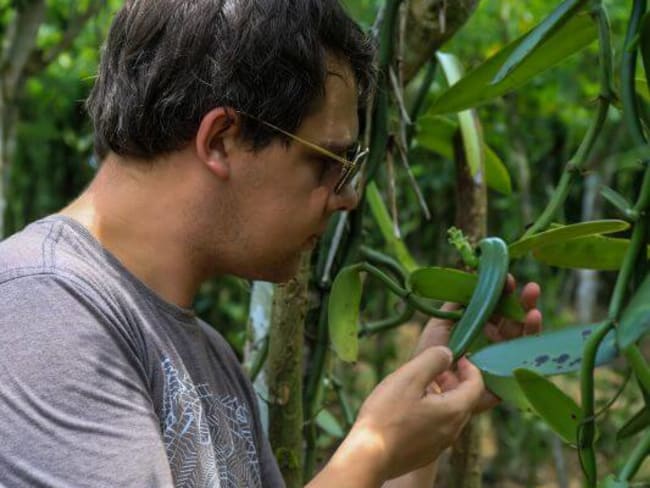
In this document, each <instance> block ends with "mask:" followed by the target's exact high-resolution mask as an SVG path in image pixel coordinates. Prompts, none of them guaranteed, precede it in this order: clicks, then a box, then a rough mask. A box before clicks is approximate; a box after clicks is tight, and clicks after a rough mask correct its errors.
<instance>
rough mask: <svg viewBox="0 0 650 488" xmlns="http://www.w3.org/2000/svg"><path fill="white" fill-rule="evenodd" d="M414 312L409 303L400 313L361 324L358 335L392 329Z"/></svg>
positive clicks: (405, 320)
mask: <svg viewBox="0 0 650 488" xmlns="http://www.w3.org/2000/svg"><path fill="white" fill-rule="evenodd" d="M414 313H415V308H414V307H413V306H412V305H410V304H409V305H407V306H406V307H404V310H403V311H402V313H400V314H398V315H396V316H395V317H391V318H388V319H386V320H380V321H378V322H371V323H369V324H364V325H362V326H361V330H360V331H359V337H364V336H370V335H373V334H378V333H380V332H385V331H387V330H390V329H394V328H395V327H397V326H399V325H402V324H403V323H404V322H407V321H408V320H410V319H411V318H412V317H413V314H414Z"/></svg>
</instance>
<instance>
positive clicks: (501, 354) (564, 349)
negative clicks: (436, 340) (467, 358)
mask: <svg viewBox="0 0 650 488" xmlns="http://www.w3.org/2000/svg"><path fill="white" fill-rule="evenodd" d="M600 325H601V324H600V323H597V324H590V325H577V326H570V327H566V328H564V329H561V330H552V331H548V332H544V333H542V334H540V335H536V336H526V337H520V338H518V339H513V340H511V341H508V342H502V343H499V344H493V345H491V346H488V347H486V348H484V349H481V350H480V351H479V352H477V353H476V354H474V355H473V356H472V362H473V363H474V364H475V365H476V366H477V367H478V368H479V369H480V370H481V371H484V372H487V373H490V374H492V375H496V376H513V374H514V370H516V369H519V368H524V369H528V370H531V371H534V372H536V373H538V374H541V375H544V376H550V375H554V374H564V373H568V372H571V371H577V370H579V369H580V365H581V362H582V350H583V347H584V343H585V341H586V340H587V339H588V338H589V336H590V335H591V334H592V333H593V331H594V330H595V329H596V328H598V327H599V326H600ZM617 355H618V350H617V348H616V337H615V331H614V330H612V331H611V332H610V333H609V334H607V336H606V337H605V339H604V340H603V342H602V343H601V346H600V348H599V349H598V354H597V356H596V365H601V364H605V363H608V362H610V361H611V360H613V359H614V358H615V357H616V356H617Z"/></svg>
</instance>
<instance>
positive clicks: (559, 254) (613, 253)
mask: <svg viewBox="0 0 650 488" xmlns="http://www.w3.org/2000/svg"><path fill="white" fill-rule="evenodd" d="M629 245H630V241H629V240H628V239H617V238H613V237H603V236H599V235H596V236H587V237H578V238H576V239H571V240H570V241H566V242H559V243H556V244H550V245H548V246H543V247H539V248H536V249H534V250H533V256H534V257H535V259H537V260H538V261H541V262H542V263H545V264H548V265H549V266H556V267H558V268H582V269H598V270H617V269H619V268H620V267H621V264H622V263H623V258H624V257H625V253H626V252H627V248H628V247H629ZM648 256H649V257H650V248H648Z"/></svg>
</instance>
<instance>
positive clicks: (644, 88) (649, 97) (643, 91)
mask: <svg viewBox="0 0 650 488" xmlns="http://www.w3.org/2000/svg"><path fill="white" fill-rule="evenodd" d="M635 84H636V92H637V94H638V95H639V96H640V97H641V98H643V99H644V100H645V101H646V102H650V87H649V86H650V83H648V80H646V79H645V77H644V78H640V77H638V76H637V78H636V83H635Z"/></svg>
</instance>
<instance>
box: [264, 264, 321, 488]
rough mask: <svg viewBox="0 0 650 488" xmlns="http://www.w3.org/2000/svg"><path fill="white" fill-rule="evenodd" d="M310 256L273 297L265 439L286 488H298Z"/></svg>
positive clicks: (300, 479) (300, 473)
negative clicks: (267, 415) (276, 461)
mask: <svg viewBox="0 0 650 488" xmlns="http://www.w3.org/2000/svg"><path fill="white" fill-rule="evenodd" d="M310 255H311V253H305V255H304V256H303V258H302V263H301V266H300V271H299V272H298V274H297V275H296V277H295V278H293V279H292V280H291V281H289V282H288V283H286V284H282V285H277V286H276V288H275V292H274V295H273V311H272V321H271V331H270V343H269V357H268V362H267V368H266V373H267V376H266V377H267V383H268V389H269V402H268V403H269V439H270V441H271V446H272V447H273V452H274V453H275V457H276V459H277V460H278V463H279V465H280V470H281V471H282V475H283V477H284V480H285V482H286V485H287V488H297V487H302V481H303V480H302V472H303V471H302V464H303V459H302V458H303V455H302V452H303V441H302V432H303V407H302V376H303V362H302V358H303V340H304V322H305V316H306V314H307V307H308V298H307V297H308V295H307V291H308V284H309V275H310V267H309V263H310Z"/></svg>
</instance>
